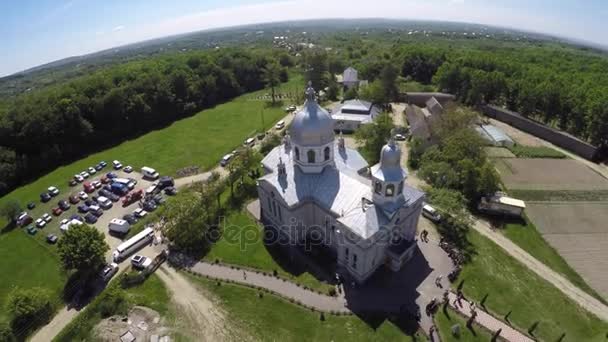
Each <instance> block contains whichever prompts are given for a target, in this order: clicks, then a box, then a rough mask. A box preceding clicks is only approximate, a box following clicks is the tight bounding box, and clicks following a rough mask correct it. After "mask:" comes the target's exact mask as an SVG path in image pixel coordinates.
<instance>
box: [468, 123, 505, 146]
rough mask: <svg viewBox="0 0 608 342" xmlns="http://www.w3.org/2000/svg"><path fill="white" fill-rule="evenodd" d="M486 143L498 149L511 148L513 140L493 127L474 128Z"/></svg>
mask: <svg viewBox="0 0 608 342" xmlns="http://www.w3.org/2000/svg"><path fill="white" fill-rule="evenodd" d="M475 129H476V130H477V132H478V133H479V135H481V137H482V138H484V139H485V140H486V141H487V142H489V143H490V144H492V145H494V146H498V147H513V145H514V142H513V140H512V139H511V138H510V137H509V136H508V135H507V134H506V133H505V132H503V131H502V130H501V129H500V128H498V127H496V126H493V125H480V126H477V127H476V128H475Z"/></svg>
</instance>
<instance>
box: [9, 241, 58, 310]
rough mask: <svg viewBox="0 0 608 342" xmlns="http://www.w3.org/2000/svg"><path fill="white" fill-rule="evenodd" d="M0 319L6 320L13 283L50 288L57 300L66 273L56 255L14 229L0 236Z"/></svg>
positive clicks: (21, 285) (18, 285) (29, 286)
mask: <svg viewBox="0 0 608 342" xmlns="http://www.w3.org/2000/svg"><path fill="white" fill-rule="evenodd" d="M0 271H1V272H2V277H0V308H2V309H1V310H0V320H3V319H6V318H7V317H6V316H5V315H6V310H4V304H5V302H6V296H7V295H8V293H9V292H10V291H11V289H12V288H13V287H15V286H17V287H22V288H31V287H35V286H39V287H43V288H46V289H49V290H50V291H51V293H53V294H56V299H57V300H58V301H59V298H60V294H61V292H62V290H63V286H64V285H65V281H66V279H67V276H66V274H65V272H64V271H62V269H61V264H60V261H59V259H58V257H57V256H56V255H55V254H54V253H51V252H49V250H47V249H46V248H45V247H44V246H41V245H40V244H39V243H38V242H36V241H34V240H33V239H31V238H30V237H28V236H27V235H26V234H25V233H24V232H22V231H20V230H17V231H13V232H10V233H5V234H1V235H0Z"/></svg>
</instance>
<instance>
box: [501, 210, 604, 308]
mask: <svg viewBox="0 0 608 342" xmlns="http://www.w3.org/2000/svg"><path fill="white" fill-rule="evenodd" d="M503 232H504V234H505V235H506V236H507V237H508V238H509V239H510V240H511V241H513V242H515V243H516V244H517V245H518V246H519V247H521V248H522V249H523V250H525V251H526V252H528V253H530V255H532V256H533V257H535V258H536V259H538V260H539V261H541V262H542V263H544V264H545V265H547V266H549V267H550V268H551V269H552V270H554V271H555V272H558V273H560V274H561V275H563V276H564V277H565V278H566V279H568V280H570V282H572V283H573V284H574V285H576V286H577V287H578V288H580V289H581V290H583V291H585V292H587V293H588V294H590V295H592V296H593V297H595V298H597V299H598V300H600V301H602V302H604V303H605V302H606V301H605V300H604V299H603V298H602V296H600V295H599V294H598V293H597V292H595V290H593V289H592V288H591V287H590V286H589V285H587V283H586V282H585V280H583V278H582V277H581V276H580V275H579V274H578V273H576V271H575V270H574V269H572V267H570V265H568V263H567V262H566V260H564V258H562V256H561V255H559V253H558V252H557V251H556V250H555V249H554V248H553V247H551V246H550V245H549V243H547V241H545V239H544V238H543V236H542V235H541V234H540V233H539V232H538V230H537V229H536V227H535V226H534V224H532V222H530V220H528V219H527V218H526V224H525V225H523V224H517V223H509V224H507V225H506V227H505V229H504V230H503Z"/></svg>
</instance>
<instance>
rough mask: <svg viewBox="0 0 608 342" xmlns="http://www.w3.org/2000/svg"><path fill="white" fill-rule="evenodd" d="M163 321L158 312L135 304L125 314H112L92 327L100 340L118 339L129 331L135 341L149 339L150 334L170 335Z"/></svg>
mask: <svg viewBox="0 0 608 342" xmlns="http://www.w3.org/2000/svg"><path fill="white" fill-rule="evenodd" d="M163 323H164V322H163V319H162V318H161V316H160V315H159V313H158V312H156V311H154V310H152V309H150V308H146V307H143V306H136V307H134V308H132V309H131V311H129V314H128V315H127V316H112V317H109V318H106V319H104V320H102V321H101V322H99V324H97V326H95V328H94V336H95V337H96V338H97V339H99V340H101V341H120V337H121V336H123V335H124V334H128V333H130V334H132V335H133V337H135V340H136V341H150V338H151V337H152V336H157V337H163V336H169V335H170V329H168V328H167V327H165V326H164V325H163Z"/></svg>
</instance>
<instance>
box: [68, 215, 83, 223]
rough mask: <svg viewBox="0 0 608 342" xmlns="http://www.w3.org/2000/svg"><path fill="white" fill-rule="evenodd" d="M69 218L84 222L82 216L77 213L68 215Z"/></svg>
mask: <svg viewBox="0 0 608 342" xmlns="http://www.w3.org/2000/svg"><path fill="white" fill-rule="evenodd" d="M70 220H76V221H80V222H84V219H83V218H82V216H80V215H78V214H74V215H72V216H70Z"/></svg>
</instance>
